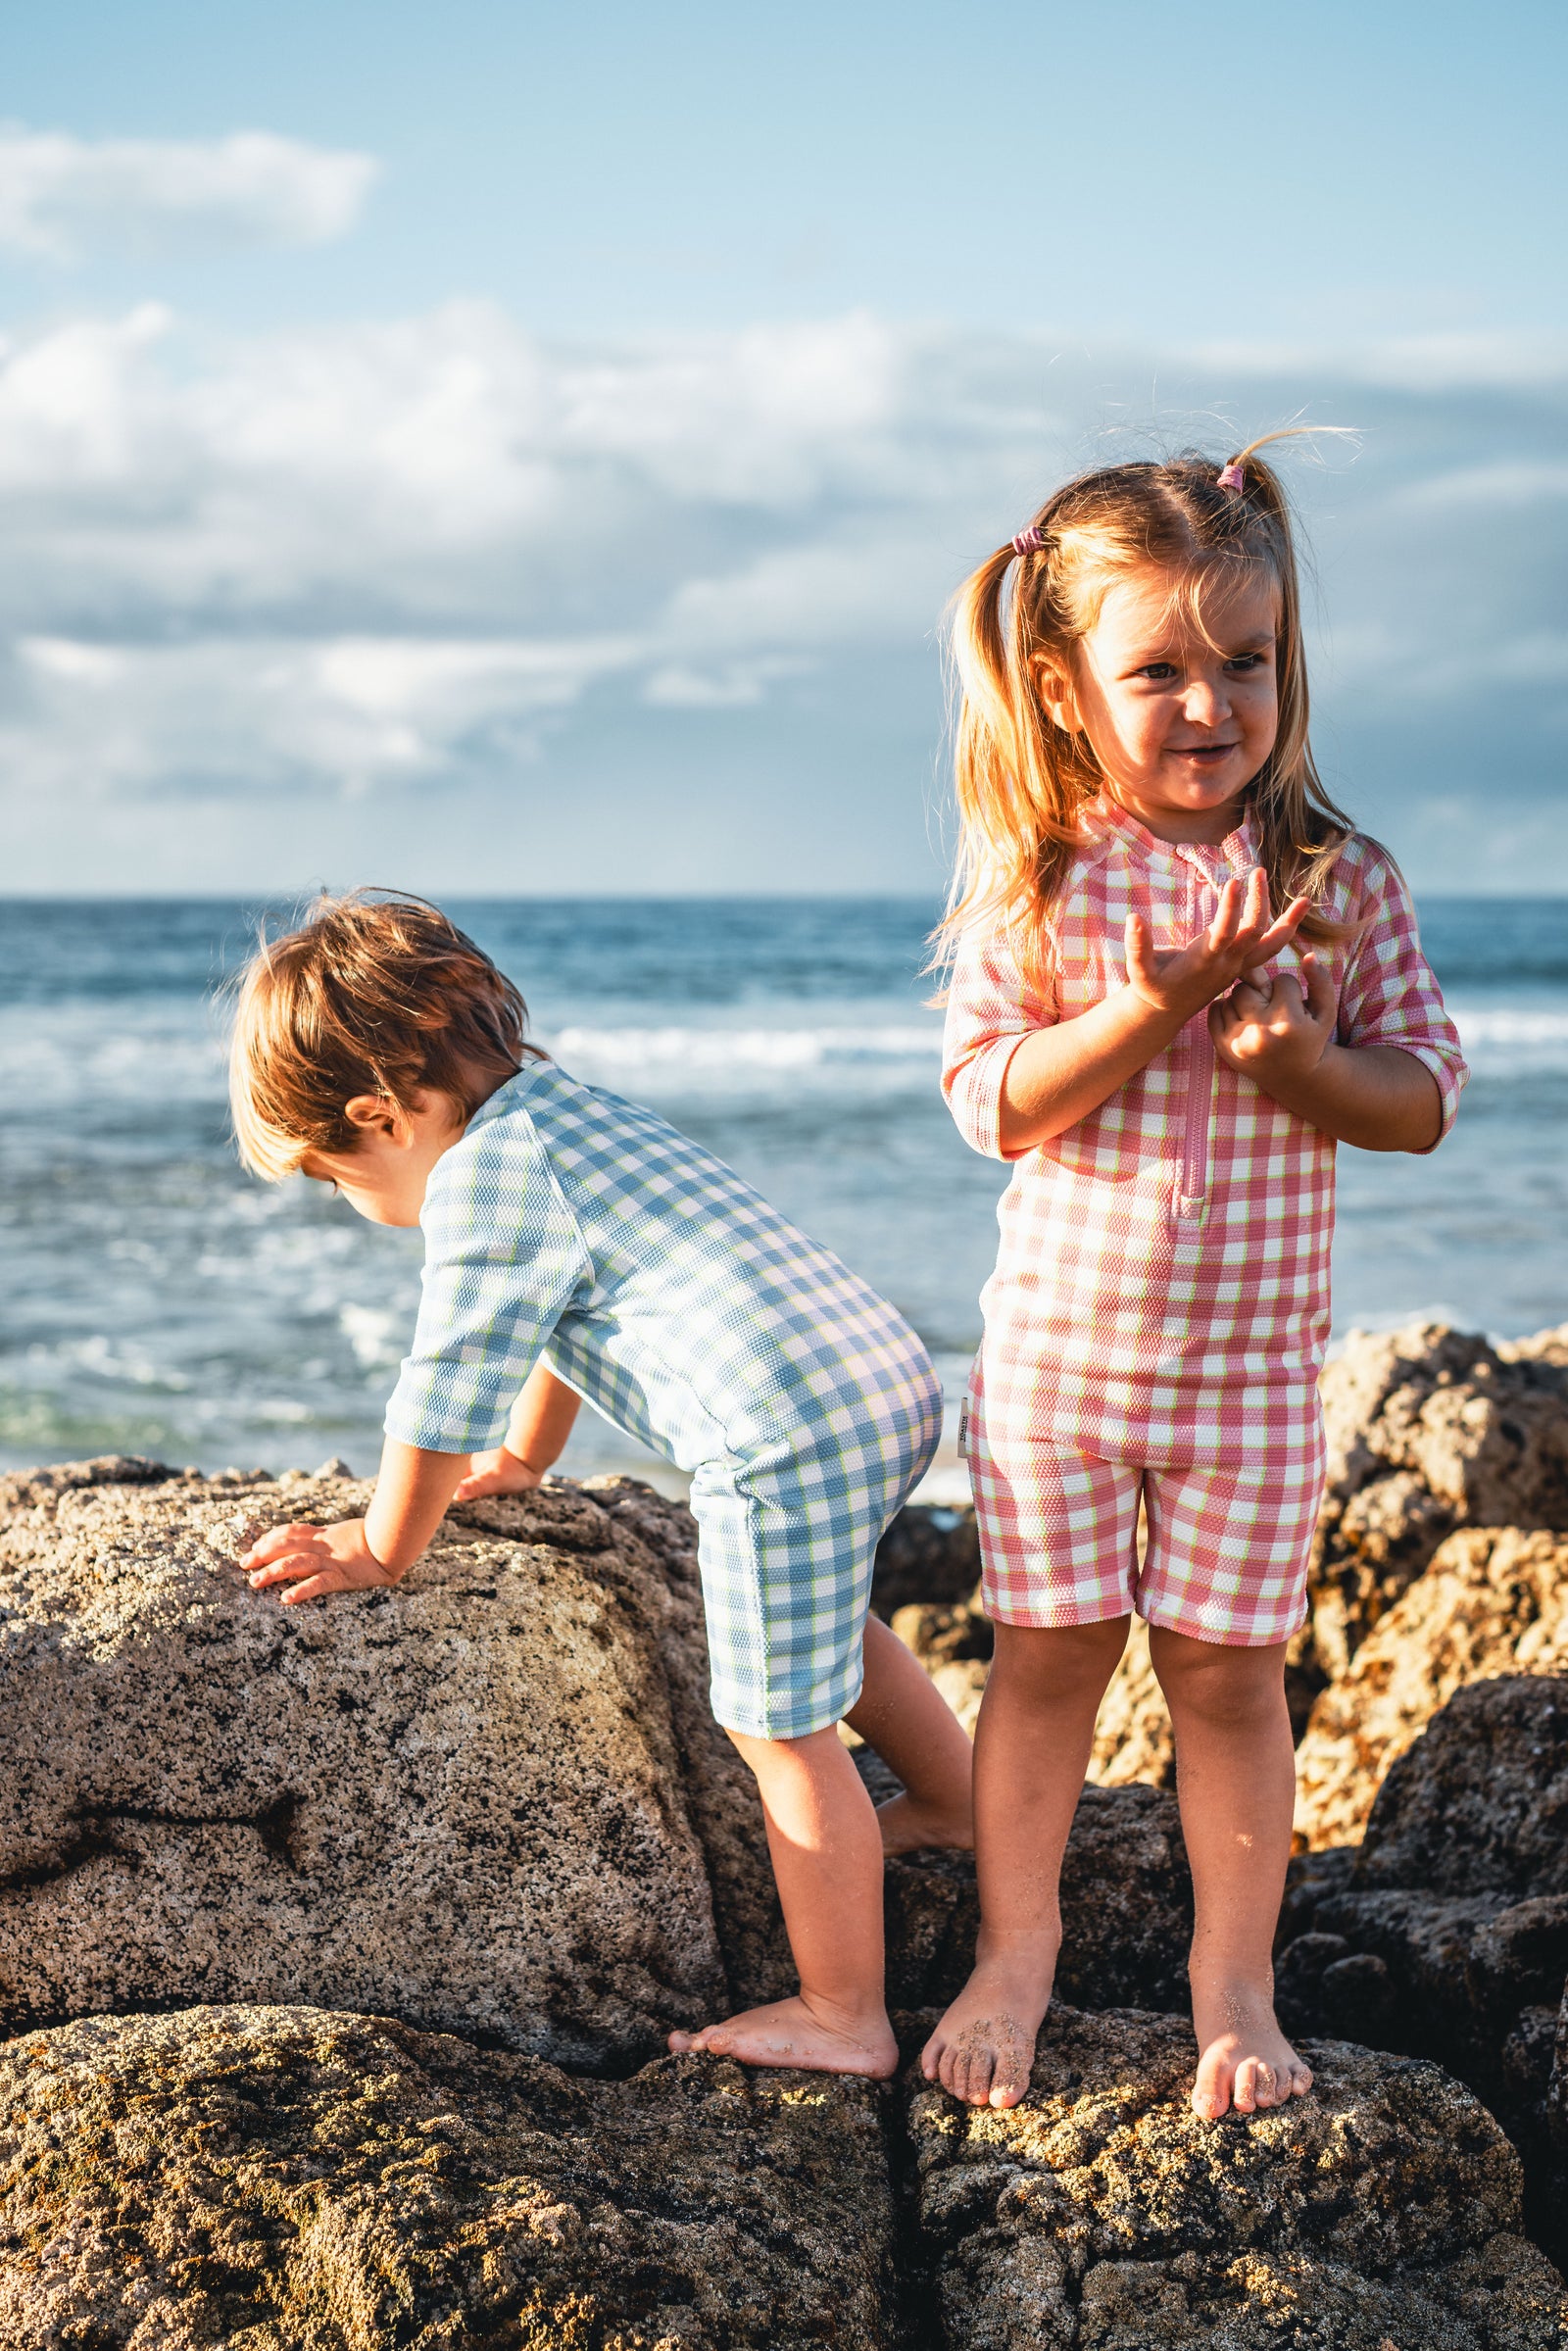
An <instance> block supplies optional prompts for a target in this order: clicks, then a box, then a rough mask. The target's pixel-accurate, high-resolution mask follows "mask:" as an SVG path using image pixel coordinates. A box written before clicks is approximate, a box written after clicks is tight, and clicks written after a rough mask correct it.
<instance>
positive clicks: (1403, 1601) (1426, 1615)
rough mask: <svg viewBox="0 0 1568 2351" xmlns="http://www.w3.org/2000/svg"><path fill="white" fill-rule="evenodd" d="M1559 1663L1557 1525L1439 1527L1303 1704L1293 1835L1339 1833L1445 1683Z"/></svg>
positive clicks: (1355, 1827) (1341, 1837)
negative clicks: (1308, 1708)
mask: <svg viewBox="0 0 1568 2351" xmlns="http://www.w3.org/2000/svg"><path fill="white" fill-rule="evenodd" d="M1520 1673H1525V1674H1557V1675H1563V1674H1568V1537H1564V1536H1561V1535H1551V1534H1544V1533H1537V1534H1524V1533H1521V1532H1520V1531H1519V1530H1518V1529H1517V1528H1514V1527H1506V1528H1501V1529H1498V1528H1473V1529H1469V1530H1466V1531H1463V1532H1461V1533H1459V1534H1457V1535H1450V1536H1449V1538H1448V1540H1447V1542H1446V1543H1444V1544H1443V1545H1442V1547H1441V1548H1440V1550H1439V1551H1438V1553H1437V1555H1436V1557H1435V1558H1434V1559H1433V1561H1432V1564H1431V1566H1430V1567H1428V1568H1427V1570H1426V1572H1425V1574H1424V1575H1421V1576H1418V1577H1417V1578H1416V1580H1415V1582H1414V1583H1413V1584H1411V1585H1410V1586H1409V1588H1408V1590H1407V1591H1406V1592H1404V1593H1403V1595H1402V1596H1401V1597H1400V1598H1399V1599H1398V1600H1397V1602H1396V1603H1395V1605H1394V1606H1393V1608H1391V1609H1390V1611H1389V1613H1388V1614H1387V1615H1386V1616H1384V1617H1382V1618H1381V1619H1380V1620H1379V1622H1378V1623H1377V1625H1376V1626H1375V1627H1374V1628H1373V1630H1372V1632H1371V1633H1370V1634H1369V1635H1368V1636H1367V1638H1366V1640H1365V1641H1363V1642H1362V1644H1361V1645H1360V1647H1359V1648H1358V1649H1357V1650H1356V1652H1355V1655H1354V1657H1353V1658H1352V1660H1351V1662H1350V1665H1349V1667H1348V1670H1347V1672H1346V1673H1345V1674H1344V1675H1343V1676H1342V1678H1341V1679H1340V1680H1339V1681H1338V1682H1336V1683H1334V1684H1333V1685H1331V1687H1330V1688H1329V1689H1328V1690H1324V1692H1323V1693H1322V1695H1321V1696H1320V1697H1319V1698H1318V1700H1317V1703H1316V1705H1315V1706H1314V1707H1313V1709H1312V1714H1311V1718H1310V1720H1309V1721H1308V1723H1307V1727H1306V1736H1305V1738H1304V1739H1302V1741H1301V1744H1300V1746H1299V1749H1298V1751H1297V1790H1298V1795H1297V1814H1296V1824H1297V1836H1298V1838H1299V1841H1300V1842H1301V1843H1303V1844H1305V1845H1307V1846H1308V1847H1317V1846H1322V1845H1333V1844H1344V1843H1349V1842H1350V1841H1352V1840H1353V1839H1354V1838H1356V1837H1359V1836H1360V1834H1361V1832H1362V1830H1363V1829H1364V1827H1365V1825H1366V1819H1367V1815H1368V1813H1369V1812H1370V1811H1371V1808H1372V1799H1373V1797H1374V1796H1375V1795H1376V1793H1377V1791H1378V1788H1380V1787H1381V1785H1382V1782H1383V1777H1384V1774H1385V1773H1386V1771H1387V1770H1388V1768H1389V1765H1390V1764H1391V1763H1392V1762H1393V1761H1394V1759H1395V1757H1396V1756H1397V1755H1401V1754H1403V1752H1404V1751H1405V1749H1406V1748H1407V1747H1408V1746H1409V1745H1410V1744H1411V1742H1412V1740H1414V1739H1416V1738H1418V1737H1419V1735H1420V1734H1421V1732H1422V1731H1423V1730H1425V1728H1426V1726H1427V1724H1428V1723H1429V1722H1430V1721H1431V1719H1432V1717H1433V1716H1434V1715H1435V1714H1436V1713H1437V1712H1438V1710H1439V1708H1440V1707H1442V1706H1444V1705H1446V1703H1447V1701H1448V1699H1449V1698H1450V1697H1452V1695H1453V1694H1454V1692H1455V1690H1460V1689H1462V1688H1464V1687H1465V1685H1466V1684H1468V1683H1471V1682H1480V1681H1485V1680H1489V1679H1492V1678H1495V1677H1496V1676H1498V1675H1511V1674H1520Z"/></svg>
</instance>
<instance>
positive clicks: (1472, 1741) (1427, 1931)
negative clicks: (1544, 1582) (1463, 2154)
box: [1277, 1676, 1568, 2253]
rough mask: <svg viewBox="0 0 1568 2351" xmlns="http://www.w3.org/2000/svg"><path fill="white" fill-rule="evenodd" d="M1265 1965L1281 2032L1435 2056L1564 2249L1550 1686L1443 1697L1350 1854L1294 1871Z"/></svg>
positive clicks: (1566, 1805) (1562, 1893) (1328, 1856)
mask: <svg viewBox="0 0 1568 2351" xmlns="http://www.w3.org/2000/svg"><path fill="white" fill-rule="evenodd" d="M1294 1874H1295V1878H1296V1884H1295V1886H1294V1888H1293V1890H1292V1892H1291V1893H1290V1894H1288V1896H1287V1903H1286V1939H1285V1942H1284V1947H1283V1948H1282V1950H1281V1952H1280V1955H1279V1958H1278V1961H1277V1974H1278V1979H1279V1984H1280V1988H1281V1993H1282V2018H1283V2020H1284V2021H1285V2022H1286V2025H1287V2030H1293V2031H1314V2030H1316V2031H1330V2032H1336V2033H1345V2034H1347V2035H1349V2036H1351V2037H1354V2038H1356V2039H1361V2040H1368V2041H1375V2042H1377V2043H1378V2044H1379V2045H1381V2046H1383V2047H1387V2048H1394V2049H1402V2050H1408V2051H1411V2052H1413V2053H1415V2054H1418V2055H1422V2056H1430V2057H1434V2058H1437V2059H1438V2060H1439V2061H1441V2063H1442V2064H1444V2065H1445V2066H1446V2067H1448V2068H1449V2069H1450V2070H1451V2071H1452V2072H1453V2073H1455V2074H1457V2075H1458V2076H1459V2077H1460V2078H1461V2079H1462V2080H1464V2081H1465V2082H1469V2083H1470V2084H1471V2086H1472V2087H1473V2088H1474V2089H1475V2090H1476V2091H1477V2092H1478V2093H1479V2094H1480V2095H1481V2096H1482V2097H1483V2098H1484V2099H1485V2100H1486V2101H1487V2103H1488V2105H1489V2106H1490V2107H1491V2108H1492V2109H1493V2111H1494V2112H1495V2114H1496V2115H1497V2116H1498V2118H1499V2120H1500V2121H1501V2122H1502V2124H1503V2125H1504V2127H1505V2129H1507V2130H1508V2131H1510V2133H1511V2134H1512V2135H1513V2136H1514V2138H1515V2139H1516V2141H1517V2142H1518V2144H1519V2145H1520V2146H1521V2148H1522V2149H1523V2151H1524V2154H1525V2157H1526V2160H1527V2166H1528V2177H1529V2191H1530V2192H1529V2203H1528V2209H1529V2215H1530V2220H1531V2226H1532V2229H1533V2230H1534V2231H1535V2232H1536V2233H1537V2234H1539V2235H1540V2236H1541V2237H1542V2238H1543V2241H1544V2242H1545V2243H1546V2244H1547V2245H1548V2246H1549V2247H1550V2248H1551V2249H1552V2250H1553V2251H1554V2252H1558V2253H1560V2252H1562V2251H1564V2250H1568V2227H1565V2225H1564V2224H1565V2222H1568V2164H1564V2163H1563V2161H1562V2156H1563V2155H1564V2154H1568V2148H1564V2149H1562V2150H1561V2151H1560V2152H1559V2153H1557V2154H1553V2152H1552V2148H1551V2137H1550V2129H1549V2122H1550V2112H1551V2101H1552V2095H1553V2093H1552V2089H1551V2081H1552V2072H1553V2065H1554V2055H1555V2052H1554V2043H1555V2038H1556V2033H1555V2022H1554V2020H1555V2018H1556V2014H1557V2010H1558V2005H1559V2002H1560V2000H1561V1998H1562V1994H1563V1985H1564V1981H1565V1979H1568V1680H1564V1679H1557V1678H1549V1677H1537V1676H1515V1677H1511V1678H1508V1679H1504V1680H1498V1681H1493V1682H1481V1683H1477V1684H1474V1685H1473V1686H1471V1687H1470V1688H1468V1689H1465V1690H1459V1691H1458V1692H1457V1693H1456V1695H1455V1696H1454V1697H1453V1698H1452V1699H1451V1700H1450V1702H1449V1703H1448V1705H1447V1706H1446V1708H1445V1709H1444V1710H1443V1711H1442V1712H1441V1713H1440V1714H1438V1715H1437V1716H1435V1717H1434V1719H1433V1721H1432V1723H1431V1725H1430V1727H1429V1728H1428V1729H1427V1731H1426V1732H1425V1734H1424V1735H1423V1736H1422V1737H1421V1738H1419V1739H1416V1740H1415V1742H1414V1743H1413V1745H1412V1746H1411V1747H1410V1748H1409V1749H1408V1750H1407V1751H1406V1752H1405V1753H1404V1754H1403V1755H1401V1756H1400V1757H1399V1758H1398V1759H1397V1761H1396V1762H1395V1764H1394V1765H1393V1766H1392V1768H1391V1769H1390V1771H1389V1774H1388V1777H1387V1779H1386V1780H1385V1782H1384V1784H1383V1787H1382V1788H1381V1789H1380V1791H1379V1793H1378V1797H1377V1801H1376V1802H1375V1804H1374V1805H1373V1808H1372V1814H1371V1818H1370V1820H1369V1822H1368V1824H1367V1832H1366V1837H1365V1840H1364V1842H1363V1844H1362V1845H1361V1846H1360V1847H1359V1848H1358V1849H1357V1848H1342V1849H1341V1850H1340V1851H1339V1852H1337V1853H1325V1854H1322V1855H1309V1856H1307V1857H1305V1859H1304V1860H1303V1862H1302V1863H1301V1864H1299V1865H1298V1867H1297V1870H1296V1872H1295V1873H1294Z"/></svg>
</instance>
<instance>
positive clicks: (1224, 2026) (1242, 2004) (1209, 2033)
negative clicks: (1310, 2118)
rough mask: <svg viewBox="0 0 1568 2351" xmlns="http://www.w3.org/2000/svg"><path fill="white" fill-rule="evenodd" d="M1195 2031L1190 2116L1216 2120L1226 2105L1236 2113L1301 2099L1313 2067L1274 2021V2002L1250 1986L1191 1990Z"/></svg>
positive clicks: (1309, 2083) (1211, 2120) (1246, 2112)
mask: <svg viewBox="0 0 1568 2351" xmlns="http://www.w3.org/2000/svg"><path fill="white" fill-rule="evenodd" d="M1193 2027H1194V2030H1195V2031H1196V2033H1197V2034H1198V2047H1199V2059H1198V2078H1197V2080H1196V2081H1195V2082H1194V2083H1193V2112H1194V2114H1197V2115H1201V2116H1202V2118H1203V2120H1204V2122H1214V2121H1216V2120H1217V2119H1218V2117H1219V2116H1220V2115H1222V2114H1224V2113H1225V2112H1226V2111H1227V2110H1228V2109H1229V2108H1230V2107H1232V2106H1234V2107H1235V2109H1236V2111H1237V2113H1238V2114H1252V2113H1254V2112H1261V2111H1262V2110H1263V2109H1264V2108H1266V2107H1269V2106H1283V2105H1284V2104H1285V2102H1286V2100H1287V2099H1288V2098H1304V2097H1305V2095H1306V2093H1307V2091H1308V2090H1309V2089H1310V2088H1311V2086H1312V2069H1311V2067H1310V2066H1309V2065H1306V2064H1304V2063H1303V2062H1302V2060H1301V2059H1300V2058H1299V2057H1298V2056H1297V2054H1296V2051H1295V2050H1294V2049H1293V2048H1292V2047H1291V2044H1290V2042H1289V2041H1288V2040H1287V2039H1286V2037H1285V2035H1284V2033H1282V2032H1281V2031H1280V2029H1279V2027H1278V2025H1277V2024H1276V2023H1275V2021H1274V2004H1273V2001H1272V2000H1271V1999H1270V1998H1269V1996H1268V1994H1267V1993H1266V1992H1264V1991H1260V1990H1258V1989H1256V1988H1255V1987H1254V1986H1252V1985H1250V1984H1229V1985H1221V1986H1218V1987H1216V1988H1215V1989H1214V1990H1213V1991H1212V1992H1201V1991H1200V1989H1199V1988H1198V1986H1197V1985H1195V1986H1194V1990H1193Z"/></svg>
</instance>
